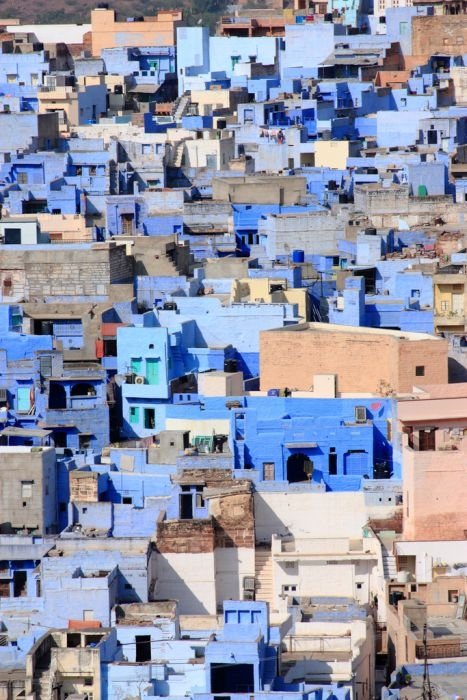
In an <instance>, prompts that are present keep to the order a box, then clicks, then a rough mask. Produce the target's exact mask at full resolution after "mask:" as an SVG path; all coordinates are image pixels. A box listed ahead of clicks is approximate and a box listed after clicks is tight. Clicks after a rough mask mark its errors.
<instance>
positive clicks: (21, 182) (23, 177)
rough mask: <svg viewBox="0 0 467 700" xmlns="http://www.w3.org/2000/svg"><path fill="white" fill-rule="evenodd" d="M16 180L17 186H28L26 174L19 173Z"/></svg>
mask: <svg viewBox="0 0 467 700" xmlns="http://www.w3.org/2000/svg"><path fill="white" fill-rule="evenodd" d="M16 179H17V181H18V185H27V184H28V174H27V173H25V172H19V173H18V175H17V178H16Z"/></svg>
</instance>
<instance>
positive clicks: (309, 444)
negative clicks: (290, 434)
mask: <svg viewBox="0 0 467 700" xmlns="http://www.w3.org/2000/svg"><path fill="white" fill-rule="evenodd" d="M284 447H287V449H289V450H296V449H297V448H305V447H308V448H310V447H318V443H317V442H286V443H285V444H284Z"/></svg>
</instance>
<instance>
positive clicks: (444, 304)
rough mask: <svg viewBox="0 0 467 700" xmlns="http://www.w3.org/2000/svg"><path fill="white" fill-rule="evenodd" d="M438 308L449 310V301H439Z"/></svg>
mask: <svg viewBox="0 0 467 700" xmlns="http://www.w3.org/2000/svg"><path fill="white" fill-rule="evenodd" d="M466 201H467V200H466ZM440 308H441V311H449V302H447V301H442V302H441V303H440Z"/></svg>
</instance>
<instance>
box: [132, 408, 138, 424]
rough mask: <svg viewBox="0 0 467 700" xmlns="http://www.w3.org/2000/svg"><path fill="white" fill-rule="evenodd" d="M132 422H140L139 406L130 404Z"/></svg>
mask: <svg viewBox="0 0 467 700" xmlns="http://www.w3.org/2000/svg"><path fill="white" fill-rule="evenodd" d="M130 423H132V424H133V425H134V424H136V423H139V406H130Z"/></svg>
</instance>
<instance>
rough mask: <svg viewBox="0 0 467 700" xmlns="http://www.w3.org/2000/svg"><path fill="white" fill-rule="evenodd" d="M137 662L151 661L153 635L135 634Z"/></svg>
mask: <svg viewBox="0 0 467 700" xmlns="http://www.w3.org/2000/svg"><path fill="white" fill-rule="evenodd" d="M135 644H136V662H137V663H138V661H140V662H144V661H151V635H149V634H140V635H136V636H135Z"/></svg>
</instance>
